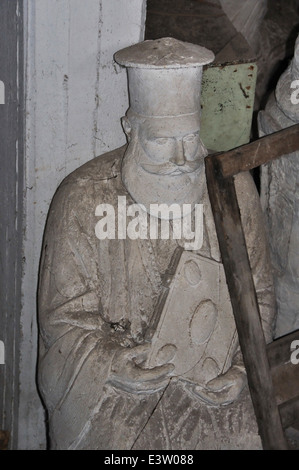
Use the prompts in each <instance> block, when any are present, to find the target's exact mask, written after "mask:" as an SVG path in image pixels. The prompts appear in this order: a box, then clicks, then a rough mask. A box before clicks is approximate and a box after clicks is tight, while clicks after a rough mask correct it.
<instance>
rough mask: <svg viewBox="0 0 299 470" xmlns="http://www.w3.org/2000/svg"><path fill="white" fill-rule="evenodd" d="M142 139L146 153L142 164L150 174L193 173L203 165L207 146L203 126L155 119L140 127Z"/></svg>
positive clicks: (140, 159)
mask: <svg viewBox="0 0 299 470" xmlns="http://www.w3.org/2000/svg"><path fill="white" fill-rule="evenodd" d="M138 140H139V143H140V145H141V147H142V150H143V152H142V153H141V154H140V156H139V164H140V165H141V166H142V167H143V169H144V170H146V171H147V172H149V173H155V174H168V175H180V174H182V173H191V172H193V171H195V170H196V169H198V168H199V166H200V165H201V163H202V156H203V155H202V153H203V152H202V150H203V146H202V143H201V140H200V138H199V126H196V125H194V123H193V120H192V123H191V122H190V125H189V126H188V122H184V124H183V125H182V123H181V122H180V120H177V121H176V119H175V118H174V119H164V118H163V119H152V120H147V121H146V122H144V123H142V124H140V125H139V131H138Z"/></svg>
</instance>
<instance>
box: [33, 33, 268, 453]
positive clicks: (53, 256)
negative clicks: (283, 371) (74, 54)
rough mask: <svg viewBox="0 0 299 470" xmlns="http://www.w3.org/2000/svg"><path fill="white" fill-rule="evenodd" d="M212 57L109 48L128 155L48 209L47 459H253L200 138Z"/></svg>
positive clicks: (147, 47)
mask: <svg viewBox="0 0 299 470" xmlns="http://www.w3.org/2000/svg"><path fill="white" fill-rule="evenodd" d="M213 57H214V55H213V53H212V52H211V51H209V50H207V49H205V48H204V47H201V46H197V45H193V44H190V43H185V42H181V41H178V40H175V39H172V38H163V39H157V40H153V41H144V42H142V43H140V44H137V45H134V46H131V47H129V48H126V49H124V50H122V51H119V52H118V53H117V54H116V55H115V60H116V61H117V62H118V63H119V64H121V65H123V66H125V67H127V71H128V80H129V95H130V108H129V110H128V112H127V114H126V116H125V117H124V118H123V119H122V123H123V128H124V130H125V132H126V135H127V138H128V145H126V146H124V147H121V148H118V149H116V150H113V151H112V152H109V153H107V154H105V155H102V156H100V157H98V158H96V159H94V160H92V161H90V162H88V163H87V164H85V165H83V166H82V167H80V168H79V169H77V170H76V171H75V172H73V173H72V174H71V175H69V176H68V177H67V178H66V179H65V180H64V181H63V182H62V184H61V185H60V187H59V188H58V191H57V193H56V194H55V196H54V199H53V201H52V204H51V207H50V211H49V217H48V221H47V226H46V231H45V237H44V246H43V254H42V261H41V268H40V285H39V328H40V354H39V369H38V382H39V389H40V393H41V395H42V397H43V400H44V403H45V406H46V408H47V412H48V420H49V436H50V441H51V448H52V449H106V450H107V449H256V448H261V441H260V438H259V435H258V432H257V426H256V420H255V416H254V412H253V407H252V404H251V400H250V396H249V391H248V387H247V381H246V374H245V370H244V366H243V362H242V356H241V353H240V350H239V346H238V340H237V334H236V328H235V323H234V319H233V315H232V309H231V304H230V299H229V295H228V290H227V286H226V282H225V277H224V272H223V266H222V263H221V259H220V254H219V248H218V242H217V236H216V231H215V226H214V221H213V216H212V212H211V208H210V203H209V198H208V194H207V188H206V182H205V171H204V157H205V156H206V155H207V150H206V149H205V147H204V145H203V143H202V142H201V140H200V137H199V132H200V101H199V100H200V88H201V74H202V68H203V66H204V65H205V64H208V63H210V62H212V61H213ZM236 189H237V195H238V201H239V204H240V210H241V215H242V221H243V224H244V231H245V236H246V242H247V246H248V250H249V256H250V262H251V267H252V271H253V276H254V281H255V285H256V288H257V295H258V300H259V305H260V310H261V318H262V324H263V328H264V332H265V337H266V340H267V341H270V340H271V339H272V323H273V319H274V304H273V298H274V297H273V290H272V277H271V269H270V267H269V257H268V251H267V243H266V238H265V233H264V229H263V218H262V212H261V210H260V205H259V197H258V194H257V191H256V189H255V186H254V183H253V181H252V179H251V176H250V175H249V174H247V173H246V174H240V175H238V176H237V177H236ZM162 204H164V206H163V208H164V209H165V208H166V209H167V208H170V207H171V208H172V211H170V210H169V212H168V213H167V211H166V212H165V211H164V212H163V211H162V207H161V205H162ZM157 205H160V209H161V211H160V212H158V213H157V212H155V209H157ZM201 209H202V210H201ZM180 210H181V211H180ZM162 212H163V213H162ZM114 217H115V220H114ZM186 220H187V221H188V220H189V222H190V221H191V222H190V223H189V224H188V223H186V224H185V223H184V222H185V221H186ZM181 222H182V224H181V228H182V227H183V230H181V232H180V234H179V230H178V227H179V225H180V223H181ZM194 223H195V225H194ZM163 224H164V226H163ZM165 226H166V227H168V230H169V231H168V232H167V231H166V230H164V229H165ZM149 227H150V229H149ZM157 227H158V229H159V230H160V232H158V233H159V234H160V235H159V236H155V234H157V232H155V230H156V228H157ZM163 227H164V228H163ZM186 227H187V228H188V230H187V229H186V230H185V228H186ZM200 227H201V229H202V236H196V233H197V230H199V229H200ZM162 232H163V236H162V235H161V234H162ZM192 234H194V239H192V236H193V235H192ZM195 242H196V243H195Z"/></svg>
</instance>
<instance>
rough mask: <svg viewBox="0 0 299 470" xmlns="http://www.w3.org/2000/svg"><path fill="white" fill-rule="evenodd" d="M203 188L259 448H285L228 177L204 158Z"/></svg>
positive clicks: (230, 178)
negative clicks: (211, 218) (259, 439)
mask: <svg viewBox="0 0 299 470" xmlns="http://www.w3.org/2000/svg"><path fill="white" fill-rule="evenodd" d="M205 163H206V174H207V184H208V191H209V196H210V201H211V206H212V211H213V215H214V219H215V225H216V230H217V235H218V241H219V246H220V251H221V256H222V261H223V265H224V269H225V274H226V280H227V284H228V288H229V292H230V297H231V302H232V307H233V312H234V317H235V321H236V327H237V331H238V336H239V342H240V347H241V351H242V354H243V360H244V364H245V367H246V371H247V378H248V385H249V389H250V393H251V398H252V403H253V407H254V410H255V414H256V418H257V424H258V428H259V433H260V436H261V440H262V444H263V448H264V449H277V450H279V449H287V448H288V446H287V442H286V439H285V436H284V432H283V428H282V425H281V419H280V414H279V410H278V407H277V404H276V399H275V392H274V388H273V383H272V377H271V371H270V365H269V361H268V357H267V351H266V343H265V339H264V334H263V330H262V325H261V320H260V314H259V307H258V303H257V298H256V292H255V287H254V283H253V279H252V274H251V269H250V264H249V259H248V253H247V248H246V242H245V237H244V233H243V228H242V223H241V217H240V211H239V207H238V202H237V197H236V191H235V186H234V181H233V178H232V177H229V178H226V179H225V178H223V177H222V176H221V171H219V160H214V159H212V158H206V160H205Z"/></svg>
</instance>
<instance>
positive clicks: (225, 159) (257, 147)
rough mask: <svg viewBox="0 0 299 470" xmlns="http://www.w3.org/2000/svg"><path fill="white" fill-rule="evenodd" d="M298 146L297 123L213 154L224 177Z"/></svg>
mask: <svg viewBox="0 0 299 470" xmlns="http://www.w3.org/2000/svg"><path fill="white" fill-rule="evenodd" d="M298 148H299V124H295V125H294V126H291V127H288V128H287V129H283V130H281V131H278V132H274V133H273V134H270V135H267V136H265V137H261V138H260V139H258V140H256V141H255V142H251V143H249V144H245V145H241V146H240V147H237V148H235V149H233V150H230V151H229V152H225V153H219V154H214V155H213V156H210V157H208V158H207V160H209V159H210V158H213V160H214V162H215V163H216V162H217V165H218V168H219V171H221V174H222V176H223V177H224V178H226V177H229V176H233V175H237V174H238V173H240V172H242V171H249V170H252V169H253V168H256V167H257V166H260V165H263V164H265V163H268V162H269V161H271V160H274V159H276V158H279V157H281V156H282V155H288V154H290V153H292V152H295V151H296V150H298Z"/></svg>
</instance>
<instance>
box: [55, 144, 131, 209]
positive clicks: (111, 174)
mask: <svg viewBox="0 0 299 470" xmlns="http://www.w3.org/2000/svg"><path fill="white" fill-rule="evenodd" d="M126 148H127V146H126V145H125V146H123V147H120V148H117V149H115V150H112V151H111V152H107V153H105V154H103V155H100V156H98V157H96V158H94V159H92V160H90V161H88V162H86V163H85V164H84V165H82V166H80V167H79V168H77V169H76V170H74V171H73V172H72V173H70V174H69V175H68V176H67V177H66V178H65V179H64V180H63V181H62V182H61V183H60V185H59V187H58V189H57V191H56V193H55V195H54V198H53V200H52V207H53V205H57V204H60V203H62V202H63V203H64V204H65V203H66V202H67V201H69V202H73V201H74V200H75V201H77V204H80V201H83V200H85V201H86V200H87V199H88V198H90V197H93V196H92V194H93V192H94V188H97V190H98V191H101V188H103V192H104V193H107V189H108V186H109V191H110V192H114V191H115V192H119V191H121V188H122V186H123V185H122V181H121V162H122V158H123V156H124V153H125V150H126ZM107 182H108V183H109V184H108V185H107Z"/></svg>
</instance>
